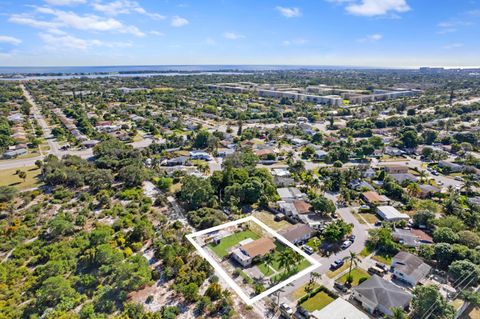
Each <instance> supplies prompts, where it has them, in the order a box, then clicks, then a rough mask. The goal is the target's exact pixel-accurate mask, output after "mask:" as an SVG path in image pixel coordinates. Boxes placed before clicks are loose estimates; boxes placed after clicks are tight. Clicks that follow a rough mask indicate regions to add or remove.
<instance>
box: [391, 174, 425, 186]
mask: <svg viewBox="0 0 480 319" xmlns="http://www.w3.org/2000/svg"><path fill="white" fill-rule="evenodd" d="M390 176H392V178H393V179H394V180H395V181H397V183H399V184H402V183H403V182H404V181H410V182H417V181H418V178H417V177H416V176H415V175H413V174H410V173H399V174H390Z"/></svg>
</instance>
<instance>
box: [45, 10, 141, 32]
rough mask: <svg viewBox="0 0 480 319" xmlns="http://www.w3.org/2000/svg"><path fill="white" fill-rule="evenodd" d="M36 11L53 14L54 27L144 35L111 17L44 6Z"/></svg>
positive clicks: (135, 28) (133, 27)
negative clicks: (81, 13)
mask: <svg viewBox="0 0 480 319" xmlns="http://www.w3.org/2000/svg"><path fill="white" fill-rule="evenodd" d="M37 11H38V12H40V13H43V14H50V15H53V16H54V21H52V22H53V23H56V28H58V27H60V26H65V27H70V28H73V29H78V30H89V31H114V32H119V33H128V34H133V35H135V36H138V37H142V36H144V35H145V34H144V33H143V32H141V31H140V30H139V29H138V28H137V27H136V26H132V25H130V26H126V25H123V24H122V23H121V22H120V21H118V20H116V19H113V18H103V17H99V16H96V15H82V16H81V15H78V14H76V13H74V12H71V11H62V10H55V9H51V8H44V7H40V8H37ZM49 23H50V22H49Z"/></svg>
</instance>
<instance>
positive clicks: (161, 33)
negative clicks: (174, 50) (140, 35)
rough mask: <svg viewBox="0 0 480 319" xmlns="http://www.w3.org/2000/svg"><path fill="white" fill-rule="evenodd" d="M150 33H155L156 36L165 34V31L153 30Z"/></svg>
mask: <svg viewBox="0 0 480 319" xmlns="http://www.w3.org/2000/svg"><path fill="white" fill-rule="evenodd" d="M150 34H153V35H156V36H157V37H163V36H164V35H165V33H163V32H160V31H155V30H152V31H150Z"/></svg>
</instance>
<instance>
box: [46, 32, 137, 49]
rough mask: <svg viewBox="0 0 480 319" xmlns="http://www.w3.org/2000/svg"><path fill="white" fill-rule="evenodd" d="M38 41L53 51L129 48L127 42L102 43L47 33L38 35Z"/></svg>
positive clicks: (129, 44) (95, 40)
mask: <svg viewBox="0 0 480 319" xmlns="http://www.w3.org/2000/svg"><path fill="white" fill-rule="evenodd" d="M39 37H40V39H42V41H43V42H44V43H45V44H46V45H48V48H49V49H51V48H54V49H76V50H87V49H89V48H91V47H101V46H104V47H112V48H113V47H127V46H131V43H129V42H103V41H100V40H97V39H91V40H89V39H82V38H78V37H74V36H72V35H61V36H56V35H52V34H49V33H40V34H39Z"/></svg>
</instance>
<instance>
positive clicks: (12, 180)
mask: <svg viewBox="0 0 480 319" xmlns="http://www.w3.org/2000/svg"><path fill="white" fill-rule="evenodd" d="M17 170H20V171H23V172H25V173H27V176H26V178H25V180H23V179H22V178H20V177H19V176H18V174H16V172H17ZM40 173H41V170H40V169H38V168H37V167H36V166H26V167H21V168H11V169H6V170H2V171H0V186H14V187H16V188H17V189H19V190H24V189H29V188H33V187H38V185H39V184H40V181H39V175H40Z"/></svg>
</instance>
